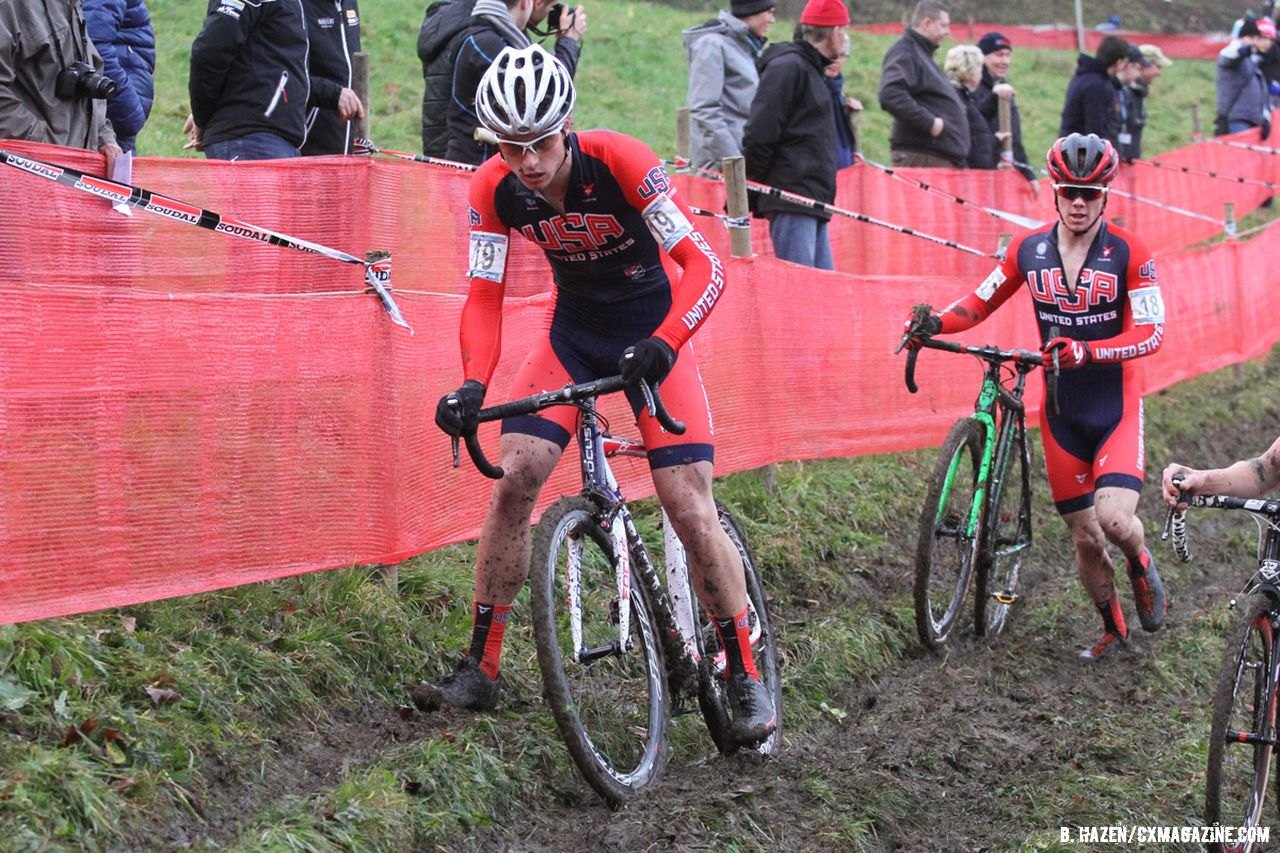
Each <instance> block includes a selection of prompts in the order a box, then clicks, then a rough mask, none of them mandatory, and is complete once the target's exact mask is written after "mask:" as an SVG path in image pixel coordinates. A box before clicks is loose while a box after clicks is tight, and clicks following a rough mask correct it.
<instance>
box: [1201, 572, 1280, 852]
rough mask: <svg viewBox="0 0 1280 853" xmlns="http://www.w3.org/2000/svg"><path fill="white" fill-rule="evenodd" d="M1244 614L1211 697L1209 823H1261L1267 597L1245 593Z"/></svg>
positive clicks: (1266, 752) (1267, 740) (1271, 733)
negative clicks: (1247, 596)
mask: <svg viewBox="0 0 1280 853" xmlns="http://www.w3.org/2000/svg"><path fill="white" fill-rule="evenodd" d="M1244 614H1245V615H1244V618H1243V619H1242V620H1241V621H1240V622H1239V623H1238V624H1237V625H1236V627H1235V629H1234V630H1233V631H1232V635H1231V641H1230V643H1229V645H1228V646H1227V651H1226V654H1225V656H1224V657H1223V660H1222V668H1221V670H1220V671H1219V674H1218V687H1217V690H1216V691H1215V693H1214V696H1213V722H1212V724H1211V726H1210V729H1209V766H1208V772H1207V773H1206V774H1205V811H1204V814H1205V823H1206V824H1208V825H1209V826H1213V825H1215V824H1217V825H1219V826H1234V827H1256V826H1260V825H1261V824H1262V813H1263V804H1264V803H1265V801H1266V795H1267V778H1268V774H1269V773H1270V772H1271V755H1272V751H1273V744H1274V739H1275V735H1276V697H1275V685H1274V684H1273V683H1272V681H1271V670H1272V667H1273V665H1274V658H1275V639H1276V638H1275V628H1274V626H1273V625H1272V622H1271V614H1272V606H1271V601H1270V600H1269V599H1268V598H1267V597H1266V596H1261V595H1254V596H1250V598H1249V600H1248V601H1247V602H1246V607H1245V609H1244ZM1209 849H1210V850H1219V851H1221V850H1226V851H1248V850H1251V849H1252V844H1251V843H1248V842H1246V843H1241V844H1237V845H1234V846H1231V845H1222V844H1213V845H1210V846H1209Z"/></svg>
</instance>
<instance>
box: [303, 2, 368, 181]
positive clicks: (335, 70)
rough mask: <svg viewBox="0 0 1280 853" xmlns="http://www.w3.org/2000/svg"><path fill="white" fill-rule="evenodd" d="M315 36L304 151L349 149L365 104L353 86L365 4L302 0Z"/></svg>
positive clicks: (309, 34) (309, 32)
mask: <svg viewBox="0 0 1280 853" xmlns="http://www.w3.org/2000/svg"><path fill="white" fill-rule="evenodd" d="M303 6H304V7H305V8H306V10H307V37H308V38H309V39H310V41H311V51H310V53H309V54H308V65H309V66H310V69H311V101H310V102H309V103H308V104H307V107H308V109H307V139H306V142H304V143H303V144H302V153H303V154H304V155H306V156H310V155H313V154H350V153H351V142H352V137H353V135H354V133H355V126H354V122H353V120H354V119H358V118H363V117H364V104H362V103H360V97H359V96H358V95H356V93H355V90H354V89H352V88H351V83H352V77H353V72H352V67H351V55H352V54H353V53H358V52H359V51H360V4H359V3H358V2H356V0H303Z"/></svg>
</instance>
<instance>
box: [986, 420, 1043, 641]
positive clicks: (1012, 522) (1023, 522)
mask: <svg viewBox="0 0 1280 853" xmlns="http://www.w3.org/2000/svg"><path fill="white" fill-rule="evenodd" d="M1010 417H1012V415H1010ZM1026 439H1027V428H1026V425H1025V424H1024V423H1022V422H1021V421H1019V422H1018V423H1016V424H1015V425H1014V433H1013V435H1012V436H1011V437H1010V441H1009V443H1008V446H1006V447H1005V449H1004V452H1003V455H1005V456H1006V457H1007V461H1006V459H997V460H996V467H995V468H994V469H993V470H992V474H991V476H990V477H989V478H988V482H989V483H990V484H991V500H990V501H988V504H987V506H988V514H987V522H986V525H985V530H984V535H983V545H982V553H981V555H980V557H981V559H980V564H981V565H980V566H979V568H978V572H977V578H976V584H977V585H976V588H975V589H974V593H973V604H974V610H973V615H974V630H975V631H976V632H977V633H978V636H980V637H994V636H996V635H997V634H999V633H1000V632H1001V631H1002V630H1004V623H1005V619H1006V618H1007V617H1008V615H1009V608H1010V607H1011V606H1012V605H1013V603H1014V602H1015V601H1017V600H1018V581H1019V579H1020V576H1021V574H1022V560H1023V557H1025V556H1026V552H1027V549H1028V548H1030V547H1031V477H1030V471H1031V451H1030V449H1029V448H1028V447H1027V441H1026Z"/></svg>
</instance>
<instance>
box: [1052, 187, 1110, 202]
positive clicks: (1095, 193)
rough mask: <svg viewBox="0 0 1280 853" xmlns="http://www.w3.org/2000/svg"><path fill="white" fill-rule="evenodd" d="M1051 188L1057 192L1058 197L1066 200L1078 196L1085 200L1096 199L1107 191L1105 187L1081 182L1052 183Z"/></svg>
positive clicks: (1071, 199)
mask: <svg viewBox="0 0 1280 853" xmlns="http://www.w3.org/2000/svg"><path fill="white" fill-rule="evenodd" d="M1053 190H1054V192H1056V193H1057V194H1058V198H1065V199H1067V200H1068V201H1075V200H1076V199H1078V198H1081V199H1084V200H1085V201H1097V200H1098V199H1100V198H1102V195H1103V193H1105V192H1106V191H1107V187H1097V186H1092V185H1083V184H1054V185H1053Z"/></svg>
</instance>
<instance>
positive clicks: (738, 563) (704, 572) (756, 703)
mask: <svg viewBox="0 0 1280 853" xmlns="http://www.w3.org/2000/svg"><path fill="white" fill-rule="evenodd" d="M653 485H654V487H655V488H656V489H657V492H658V500H660V501H662V506H663V508H664V509H665V510H666V511H667V517H668V518H670V519H671V525H672V527H674V528H675V531H676V535H677V536H679V537H680V541H681V542H682V543H684V548H685V553H686V554H687V556H688V560H689V574H690V575H691V576H692V577H693V587H694V591H695V592H696V593H697V595H698V600H699V601H701V602H702V606H703V607H704V608H705V609H706V610H707V611H708V612H709V613H710V614H711V615H712V616H713V617H715V620H716V631H717V632H718V633H719V636H720V640H721V642H722V643H723V644H724V649H725V655H726V658H727V664H728V665H727V666H726V668H725V678H726V679H727V681H726V684H727V686H728V689H727V699H728V705H729V714H730V717H731V720H730V723H729V730H728V733H727V736H728V738H729V739H730V740H731V741H735V742H737V743H738V744H742V745H749V744H756V743H760V742H761V741H763V740H764V739H765V738H767V737H768V736H769V734H770V733H771V732H773V730H774V728H775V727H776V725H777V721H778V716H777V709H776V708H775V707H774V703H773V699H772V698H771V697H770V696H769V691H768V689H767V688H766V687H765V686H764V684H763V683H762V682H761V681H760V675H759V672H757V670H756V665H755V660H754V655H753V654H752V651H751V640H750V627H749V622H748V620H747V585H746V579H745V573H744V570H743V566H742V557H741V555H740V554H739V553H738V549H737V548H736V547H734V544H733V542H732V540H730V539H729V535H728V534H727V533H725V532H724V528H723V527H721V526H720V518H719V515H718V514H717V512H716V502H715V498H714V497H713V496H712V493H711V463H710V462H692V463H689V464H686V465H673V466H671V467H666V468H657V469H654V471H653Z"/></svg>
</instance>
